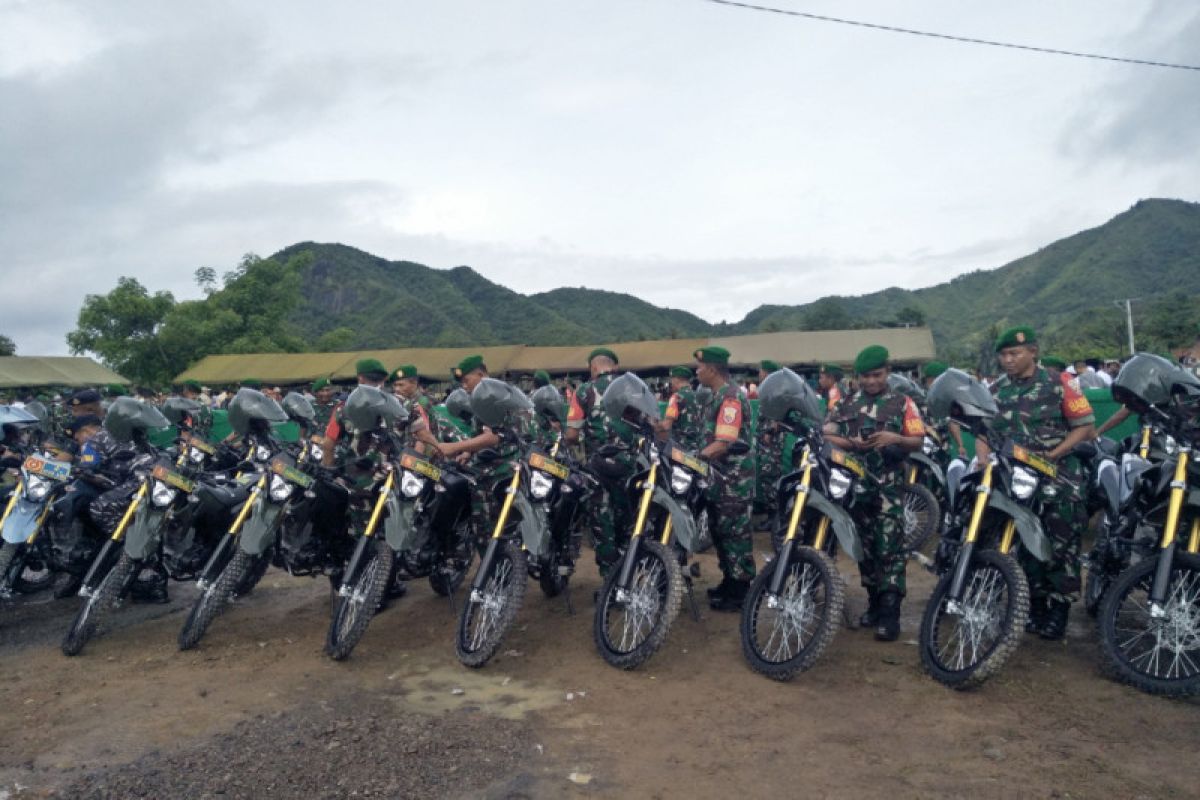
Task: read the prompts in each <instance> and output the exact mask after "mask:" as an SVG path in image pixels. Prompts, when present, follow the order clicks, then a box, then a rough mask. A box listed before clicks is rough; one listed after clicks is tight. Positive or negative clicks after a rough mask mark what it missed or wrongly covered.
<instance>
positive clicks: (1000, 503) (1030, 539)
mask: <svg viewBox="0 0 1200 800" xmlns="http://www.w3.org/2000/svg"><path fill="white" fill-rule="evenodd" d="M988 507H989V508H994V509H996V510H997V511H1001V512H1003V513H1005V514H1007V515H1008V516H1009V517H1011V518H1012V520H1013V522H1015V523H1017V533H1018V534H1020V536H1021V544H1022V545H1024V547H1025V549H1026V550H1028V551H1029V552H1030V553H1032V554H1033V556H1034V558H1036V559H1038V560H1039V561H1049V560H1050V559H1051V558H1053V557H1054V549H1053V548H1052V547H1051V546H1050V539H1049V538H1048V537H1047V536H1046V532H1045V530H1043V528H1042V522H1041V520H1039V519H1038V518H1037V515H1036V514H1034V513H1033V512H1032V511H1030V510H1029V509H1028V508H1026V507H1025V506H1022V505H1019V504H1018V503H1017V502H1016V501H1014V500H1013V499H1012V498H1010V497H1009V496H1008V495H1006V494H1004V493H1002V492H997V491H993V492H992V493H991V495H989V496H988Z"/></svg>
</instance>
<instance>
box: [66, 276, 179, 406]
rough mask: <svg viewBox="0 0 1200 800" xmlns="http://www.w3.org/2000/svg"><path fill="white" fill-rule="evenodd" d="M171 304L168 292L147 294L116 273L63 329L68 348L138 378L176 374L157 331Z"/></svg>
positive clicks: (147, 380)
mask: <svg viewBox="0 0 1200 800" xmlns="http://www.w3.org/2000/svg"><path fill="white" fill-rule="evenodd" d="M174 305H175V298H174V296H172V294H171V293H170V292H156V293H155V294H153V295H152V294H150V292H149V291H148V290H147V289H146V287H144V286H142V284H141V283H139V282H138V280H137V279H136V278H127V277H121V278H119V279H118V280H117V286H116V288H115V289H113V290H112V291H111V292H109V293H108V294H104V295H99V294H89V295H87V297H85V298H84V301H83V307H82V308H81V309H80V310H79V317H78V319H77V321H76V328H75V330H73V331H71V332H70V333H69V334H67V345H68V346H69V347H70V348H71V352H72V353H76V354H79V353H83V352H85V351H86V352H92V353H95V354H96V355H97V356H99V357H100V360H101V361H103V362H104V363H105V364H107V365H108V366H109V367H111V368H112V369H114V370H116V371H117V372H119V373H121V374H122V375H126V376H128V377H130V378H133V379H134V380H137V381H138V382H141V383H153V382H156V381H159V380H162V379H164V378H169V377H170V376H171V375H174V374H175V371H173V368H174V363H173V362H172V360H171V358H170V357H169V356H168V355H167V354H166V353H165V352H164V351H163V350H162V348H161V346H160V342H159V340H158V330H159V327H160V326H161V325H162V324H163V321H164V320H165V319H166V317H167V315H168V314H169V313H170V312H171V309H172V308H173V307H174Z"/></svg>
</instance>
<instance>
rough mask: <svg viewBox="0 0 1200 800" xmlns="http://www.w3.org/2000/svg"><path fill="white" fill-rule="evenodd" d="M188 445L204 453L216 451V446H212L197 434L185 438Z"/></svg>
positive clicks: (209, 453) (210, 453)
mask: <svg viewBox="0 0 1200 800" xmlns="http://www.w3.org/2000/svg"><path fill="white" fill-rule="evenodd" d="M187 443H188V446H189V447H194V448H196V449H197V450H199V451H200V452H201V453H204V454H205V455H210V456H211V455H212V454H214V453H216V452H217V448H215V447H213V446H212V445H211V444H209V443H208V442H206V441H204V440H203V439H201V438H200V437H199V436H190V437H188V440H187Z"/></svg>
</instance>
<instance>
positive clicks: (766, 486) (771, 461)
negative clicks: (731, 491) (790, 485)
mask: <svg viewBox="0 0 1200 800" xmlns="http://www.w3.org/2000/svg"><path fill="white" fill-rule="evenodd" d="M778 371H779V365H778V364H776V363H775V362H774V361H763V362H762V363H761V364H759V369H758V385H759V386H762V382H763V381H765V380H766V379H767V376H768V375H770V374H771V373H772V372H778ZM754 448H755V458H756V460H757V462H758V496H759V499H760V500H761V501H762V510H763V513H765V514H766V515H767V518H768V519H771V518H773V517H774V516H775V510H776V507H777V505H778V498H777V497H776V495H775V492H776V490H777V489H778V488H779V487H778V483H779V478H780V476H781V475H782V474H783V430H782V429H781V428H780V427H779V424H778V423H776V422H773V421H771V420H769V419H765V418H764V417H763V416H762V415H761V414H760V415H759V417H758V428H757V431H756V432H755V436H754Z"/></svg>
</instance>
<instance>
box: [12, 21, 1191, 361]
mask: <svg viewBox="0 0 1200 800" xmlns="http://www.w3.org/2000/svg"><path fill="white" fill-rule="evenodd" d="M762 2H763V3H764V4H767V5H775V6H777V7H781V8H790V9H795V10H801V11H808V12H812V13H817V14H829V15H834V16H842V17H849V18H853V19H859V20H865V21H871V22H876V23H882V24H890V25H896V26H901V27H907V28H918V29H926V30H932V31H938V32H942V33H951V34H957V35H962V36H970V37H978V38H987V39H999V40H1005V41H1012V42H1017V43H1024V44H1031V45H1040V46H1048V47H1056V48H1061V49H1066V50H1076V51H1088V52H1098V53H1105V54H1111V55H1121V56H1127V57H1131V58H1141V59H1150V60H1159V61H1178V62H1183V63H1192V64H1195V63H1197V62H1200V4H1197V3H1193V2H1177V1H1171V0H1165V1H1164V2H1152V1H1151V0H1058V2H1054V3H1046V2H1044V0H1010V2H1006V3H991V4H983V3H963V2H961V0H839V1H838V2H834V0H762ZM1197 152H1200V72H1185V71H1180V70H1166V69H1154V68H1149V67H1140V66H1133V65H1126V64H1114V63H1108V62H1101V61H1087V60H1081V59H1072V58H1064V57H1058V56H1050V55H1040V54H1035V53H1027V52H1019V51H1014V50H1002V49H997V48H988V47H979V46H971V45H965V44H958V43H952V42H944V41H939V40H935V39H928V38H920V37H912V36H900V35H895V34H887V33H880V32H877V31H872V30H866V29H862V28H853V27H846V26H840V25H832V24H829V23H822V22H816V21H809V20H803V19H797V18H791V17H784V16H780V15H776V14H764V13H757V12H751V11H746V10H741V9H735V8H729V7H724V6H719V5H714V4H711V3H707V2H703V1H702V0H606V1H605V2H594V1H592V0H489V2H482V0H481V1H480V2H459V1H458V0H437V2H428V0H424V1H423V2H414V1H412V0H381V1H380V2H374V1H367V0H356V2H352V3H329V2H325V1H324V0H323V1H322V2H309V1H308V0H286V1H282V0H281V1H280V2H256V3H245V2H205V0H192V2H188V3H163V2H161V0H130V1H129V2H122V1H120V0H110V1H109V2H102V3H100V2H53V0H0V254H2V255H0V257H2V259H3V260H2V262H0V277H2V278H3V281H2V282H0V333H4V334H7V335H8V336H10V337H11V338H13V339H14V340H15V341H16V342H17V345H18V352H19V353H21V354H24V355H35V354H62V353H66V344H65V335H66V333H67V331H69V330H70V329H71V328H72V327H73V326H74V323H75V318H76V314H77V313H78V310H79V306H80V304H81V302H82V300H83V296H84V295H85V294H86V293H88V292H96V293H104V292H107V291H109V290H110V289H112V288H113V286H115V284H116V280H117V277H118V276H120V275H131V276H134V277H136V278H138V279H139V280H140V281H141V282H142V283H143V284H145V285H146V286H147V287H148V288H150V289H151V290H160V289H169V290H171V291H172V292H174V293H175V295H176V297H177V298H180V299H182V298H185V297H193V296H196V295H198V291H197V289H196V288H195V286H194V284H193V283H192V273H193V271H194V270H195V268H196V267H199V266H212V267H215V268H217V270H218V272H223V271H224V270H226V269H229V268H231V267H233V266H234V265H235V264H236V262H237V260H238V259H239V257H240V256H241V255H242V254H244V253H247V252H253V253H257V254H259V255H263V256H266V255H269V254H271V253H273V252H275V251H276V250H278V249H280V248H282V247H285V246H287V245H289V244H293V243H295V242H297V241H304V240H314V241H323V242H343V243H345V244H349V245H352V246H355V247H358V248H361V249H363V250H367V251H369V252H371V253H374V254H376V255H379V256H383V257H385V258H388V259H407V260H412V261H418V262H421V263H425V264H428V265H430V266H433V267H439V268H448V267H453V266H458V265H461V264H466V265H469V266H471V267H473V268H474V269H476V270H477V271H479V272H480V273H482V274H483V275H485V276H487V277H488V278H490V279H491V280H493V281H497V282H499V283H501V284H504V285H506V286H509V287H511V288H513V289H516V290H517V291H521V292H525V293H529V292H535V291H542V290H546V289H551V288H554V287H557V286H588V287H594V288H606V289H613V290H619V291H624V292H629V293H631V294H635V295H638V296H640V297H643V298H645V299H647V300H649V301H651V302H654V303H657V304H660V305H669V306H672V307H677V308H684V309H687V310H689V311H692V312H694V313H696V314H699V315H700V316H702V317H705V318H706V319H709V320H711V321H714V322H715V321H720V320H723V319H724V320H729V321H735V320H737V319H740V318H741V317H742V316H743V315H745V313H746V312H748V311H750V310H751V309H753V308H754V307H756V306H758V305H759V304H761V303H765V302H769V303H788V304H791V303H802V302H807V301H810V300H814V299H816V298H818V297H820V296H823V295H826V294H835V293H836V294H855V293H860V292H864V291H869V290H873V289H876V288H882V287H884V286H889V285H903V286H909V287H917V286H926V285H931V284H934V283H938V282H941V281H942V280H945V279H947V278H950V277H952V276H954V275H956V274H959V273H962V272H965V271H969V270H973V269H979V268H991V267H996V266H1000V265H1002V264H1004V263H1006V262H1008V261H1010V260H1012V259H1013V258H1017V257H1019V256H1021V255H1025V254H1026V253H1029V252H1032V251H1034V250H1036V249H1037V248H1039V247H1041V246H1043V245H1046V244H1048V243H1050V242H1051V241H1053V240H1055V239H1058V238H1061V237H1063V236H1066V235H1069V234H1071V233H1074V232H1076V231H1078V230H1081V229H1083V228H1089V227H1094V226H1096V225H1099V224H1102V223H1103V222H1105V221H1106V220H1108V219H1109V218H1111V217H1112V216H1114V215H1115V214H1118V213H1120V212H1121V211H1123V210H1125V209H1127V208H1128V207H1129V206H1131V205H1132V204H1133V203H1134V202H1135V201H1137V200H1138V199H1139V198H1144V197H1178V198H1183V199H1187V200H1200V159H1198V158H1197V157H1196V154H1197Z"/></svg>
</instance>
